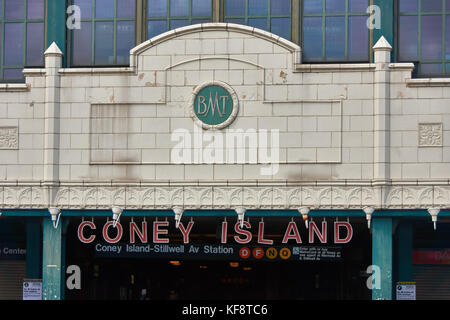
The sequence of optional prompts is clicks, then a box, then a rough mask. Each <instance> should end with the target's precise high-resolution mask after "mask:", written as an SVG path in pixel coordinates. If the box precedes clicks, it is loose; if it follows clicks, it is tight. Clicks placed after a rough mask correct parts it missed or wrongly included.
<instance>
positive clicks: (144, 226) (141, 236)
mask: <svg viewBox="0 0 450 320" xmlns="http://www.w3.org/2000/svg"><path fill="white" fill-rule="evenodd" d="M134 233H136V234H137V236H138V237H139V239H140V240H141V242H142V243H147V242H148V237H147V221H142V232H141V231H140V230H139V228H138V226H137V224H136V223H135V222H134V221H132V222H130V243H134V242H135V237H134V236H135V235H134Z"/></svg>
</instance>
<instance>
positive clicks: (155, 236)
mask: <svg viewBox="0 0 450 320" xmlns="http://www.w3.org/2000/svg"><path fill="white" fill-rule="evenodd" d="M167 226H169V221H154V222H153V243H169V239H167V238H164V239H160V238H159V235H160V234H168V233H169V231H168V230H167V229H163V230H160V229H159V227H167Z"/></svg>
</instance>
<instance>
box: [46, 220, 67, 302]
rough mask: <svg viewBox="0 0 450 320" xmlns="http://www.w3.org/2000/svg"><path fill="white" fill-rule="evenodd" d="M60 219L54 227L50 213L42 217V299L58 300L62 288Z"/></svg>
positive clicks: (61, 227)
mask: <svg viewBox="0 0 450 320" xmlns="http://www.w3.org/2000/svg"><path fill="white" fill-rule="evenodd" d="M62 220H63V218H61V220H60V221H59V225H58V228H56V229H55V228H54V227H53V222H52V220H51V218H50V215H49V216H48V217H44V219H43V223H42V229H43V230H42V231H43V248H42V300H60V299H61V295H62V290H63V289H64V281H63V278H62V255H61V251H62V250H61V243H62V229H63V226H62Z"/></svg>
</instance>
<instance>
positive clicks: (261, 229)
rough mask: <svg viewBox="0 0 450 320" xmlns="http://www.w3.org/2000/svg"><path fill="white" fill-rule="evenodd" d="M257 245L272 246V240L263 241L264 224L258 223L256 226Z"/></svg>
mask: <svg viewBox="0 0 450 320" xmlns="http://www.w3.org/2000/svg"><path fill="white" fill-rule="evenodd" d="M258 243H260V244H273V240H269V239H264V222H263V221H260V222H259V226H258Z"/></svg>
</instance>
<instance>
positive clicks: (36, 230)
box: [26, 218, 42, 279]
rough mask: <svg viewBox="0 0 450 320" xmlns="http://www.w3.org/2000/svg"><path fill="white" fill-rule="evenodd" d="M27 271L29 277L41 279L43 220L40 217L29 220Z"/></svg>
mask: <svg viewBox="0 0 450 320" xmlns="http://www.w3.org/2000/svg"><path fill="white" fill-rule="evenodd" d="M26 228H27V248H26V249H27V254H26V259H27V262H26V272H27V278H28V279H41V262H42V258H41V244H42V241H41V221H40V219H38V218H28V220H27V226H26Z"/></svg>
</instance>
